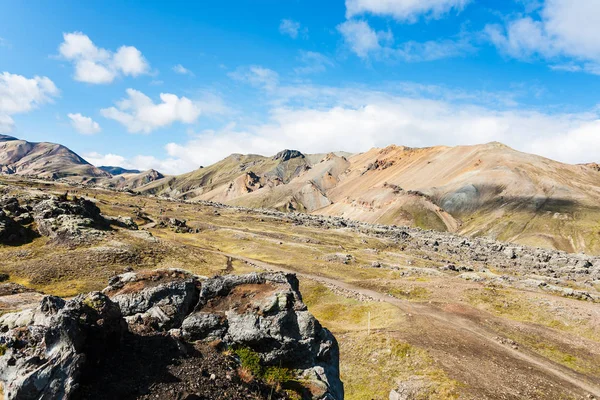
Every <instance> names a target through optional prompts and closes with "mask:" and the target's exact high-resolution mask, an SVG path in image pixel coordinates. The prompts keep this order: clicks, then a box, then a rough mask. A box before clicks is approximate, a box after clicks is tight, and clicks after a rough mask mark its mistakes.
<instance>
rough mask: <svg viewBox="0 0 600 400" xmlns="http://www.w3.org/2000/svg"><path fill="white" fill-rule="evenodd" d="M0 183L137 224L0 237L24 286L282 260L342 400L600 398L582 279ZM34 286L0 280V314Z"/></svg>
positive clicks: (271, 265)
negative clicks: (335, 359) (392, 396)
mask: <svg viewBox="0 0 600 400" xmlns="http://www.w3.org/2000/svg"><path fill="white" fill-rule="evenodd" d="M0 187H1V188H2V189H3V190H4V192H5V194H11V195H16V196H18V195H19V194H22V193H29V194H31V193H36V192H44V193H56V194H58V193H65V192H66V191H68V192H69V194H70V195H76V196H83V197H87V198H90V199H92V200H93V201H95V202H96V204H97V205H98V207H100V209H101V211H102V213H103V214H104V215H108V216H113V217H116V216H119V215H120V216H127V217H132V218H133V219H134V220H135V222H136V223H137V224H138V225H139V226H140V230H137V231H130V230H125V229H118V228H117V229H113V230H111V231H108V232H106V235H105V236H103V237H102V238H99V239H97V240H96V241H94V242H93V243H91V244H88V245H80V246H74V247H65V246H62V245H57V244H55V243H51V242H49V240H48V239H47V238H43V237H39V238H34V239H33V240H32V241H31V242H30V243H26V244H22V245H20V246H3V247H0V273H6V274H8V275H9V282H12V283H14V284H20V285H23V286H25V287H27V288H30V289H33V290H35V291H36V292H42V293H47V294H55V295H59V296H73V295H75V294H78V293H81V292H86V291H90V290H98V289H101V288H103V287H105V286H106V282H107V280H108V279H109V278H110V277H111V276H113V275H115V274H117V273H121V272H122V271H123V270H124V269H125V268H133V269H153V268H161V267H174V268H182V269H185V270H189V271H191V272H193V273H196V274H199V275H207V276H211V275H215V274H222V273H246V272H250V271H260V270H284V271H291V272H295V273H297V274H298V277H299V279H300V283H301V291H302V294H303V296H304V301H305V302H306V304H307V305H308V306H309V310H310V311H311V312H312V313H313V314H314V315H315V317H317V319H318V320H319V321H320V322H321V323H322V324H323V325H324V326H325V327H327V328H329V329H330V330H331V331H332V332H333V333H334V335H335V336H336V338H337V340H338V342H339V345H340V350H341V373H342V380H343V381H344V384H345V389H346V398H347V399H357V400H358V399H371V398H372V399H387V398H388V394H389V392H390V390H392V389H397V388H398V387H399V386H400V387H401V388H403V389H405V390H412V391H414V392H415V393H417V394H418V397H417V398H433V399H448V398H461V399H462V398H464V399H585V398H588V399H589V398H594V397H593V396H596V398H600V304H599V303H598V302H596V300H595V299H598V291H599V290H600V287H598V284H597V283H594V284H593V285H596V286H593V285H592V286H590V285H589V284H586V283H585V278H582V279H581V280H577V279H575V280H561V281H557V282H558V283H557V285H558V286H560V287H564V289H572V290H584V289H585V291H586V292H589V293H590V294H591V296H592V297H590V299H588V300H579V299H576V298H572V297H565V295H564V293H569V292H550V291H548V290H544V289H543V286H536V285H526V284H524V282H530V281H532V280H538V281H539V280H540V279H544V278H547V277H544V276H540V275H543V274H544V272H543V271H537V272H536V273H537V274H539V275H535V274H534V273H532V272H529V271H526V270H522V269H519V268H512V267H511V266H507V267H506V268H503V269H501V270H499V269H496V268H490V266H489V265H486V263H485V262H483V261H475V260H473V261H472V262H471V263H469V264H466V263H464V262H463V261H461V260H460V259H459V258H458V257H457V256H456V255H453V254H440V252H439V251H438V250H437V249H433V248H429V247H427V248H426V247H423V248H418V247H415V246H409V245H407V244H406V243H405V242H403V241H402V240H398V239H395V238H390V237H386V236H385V235H373V234H369V233H359V232H357V231H355V230H351V229H345V228H332V227H329V226H311V225H310V224H301V223H298V221H294V220H293V219H289V218H282V217H280V216H277V215H272V214H269V213H265V212H260V211H250V210H237V209H232V208H223V207H218V206H211V205H207V204H190V203H181V202H172V201H167V200H163V199H158V198H152V197H144V196H134V195H130V194H127V193H118V192H111V191H104V190H94V189H88V188H81V187H79V188H76V187H67V186H62V185H60V184H52V183H47V182H46V183H45V182H32V181H20V180H12V179H11V180H7V181H4V182H3V185H1V186H0ZM169 218H177V219H179V220H186V223H185V226H186V227H187V228H189V229H187V228H186V230H182V229H179V228H180V227H179V228H178V227H177V226H173V225H172V224H169V223H165V221H168V220H169ZM184 232H185V233H184ZM459 261H461V262H459ZM450 263H453V265H454V268H448V267H447V266H448V265H449V264H450ZM15 287H16V285H15ZM38 296H39V295H37V294H36V293H31V292H26V293H14V292H11V291H6V292H1V291H0V312H7V311H11V310H16V309H19V308H23V307H25V306H27V305H29V304H31V303H32V302H35V301H36V300H37V299H38V298H39V297H38Z"/></svg>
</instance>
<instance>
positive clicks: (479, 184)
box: [319, 143, 600, 252]
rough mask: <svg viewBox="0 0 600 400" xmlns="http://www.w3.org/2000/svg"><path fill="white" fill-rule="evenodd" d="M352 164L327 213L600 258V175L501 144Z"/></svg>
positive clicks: (387, 154)
mask: <svg viewBox="0 0 600 400" xmlns="http://www.w3.org/2000/svg"><path fill="white" fill-rule="evenodd" d="M349 161H350V163H351V166H350V168H349V170H348V172H347V173H346V175H345V176H343V177H342V180H341V182H340V184H339V185H337V186H336V187H335V188H334V189H332V190H331V191H329V193H328V195H329V198H330V199H331V201H332V202H333V205H331V206H329V207H327V208H325V209H323V210H319V212H321V213H324V214H329V215H345V216H348V217H351V218H355V219H360V220H365V221H369V222H380V223H398V222H401V220H402V219H403V218H406V219H410V216H412V217H413V219H414V220H415V222H416V223H415V225H419V226H421V227H427V225H433V226H431V227H433V228H436V229H440V228H441V225H440V222H443V223H444V225H445V226H446V228H447V229H448V230H453V231H458V232H460V233H465V234H469V235H490V236H492V237H495V238H500V239H503V240H509V241H513V242H518V243H527V244H532V245H540V246H545V247H556V248H559V249H564V250H569V251H580V250H587V251H592V252H599V251H600V246H599V244H598V239H599V238H600V236H599V234H598V232H599V231H600V223H599V221H600V212H599V208H598V206H599V205H600V201H599V200H600V173H599V172H598V171H597V170H595V169H593V168H591V167H587V166H581V165H567V164H563V163H559V162H556V161H553V160H549V159H547V158H543V157H539V156H536V155H531V154H526V153H522V152H518V151H515V150H513V149H511V148H509V147H507V146H504V145H502V144H500V143H489V144H485V145H477V146H457V147H431V148H422V149H410V148H405V147H398V146H390V147H387V148H385V149H372V150H370V151H368V152H366V153H363V154H359V155H356V156H353V157H350V158H349ZM392 192H395V193H396V196H394V195H393V194H392ZM436 206H437V207H438V208H436ZM432 213H434V214H435V215H432ZM408 214H410V215H408ZM423 220H425V221H426V222H425V223H423V222H421V221H423ZM435 225H438V226H435Z"/></svg>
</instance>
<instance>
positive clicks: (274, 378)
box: [234, 347, 295, 391]
mask: <svg viewBox="0 0 600 400" xmlns="http://www.w3.org/2000/svg"><path fill="white" fill-rule="evenodd" d="M234 353H235V354H236V355H237V356H238V357H239V359H240V365H241V368H242V369H243V370H244V371H245V373H246V374H248V373H250V374H251V376H252V377H253V378H255V379H260V380H262V381H264V382H265V383H266V384H267V385H269V386H271V387H273V388H275V389H276V390H278V391H279V390H282V389H283V388H284V386H285V385H286V384H288V383H290V382H294V381H295V377H294V374H293V373H292V371H291V370H290V369H288V368H283V367H275V366H263V365H262V363H261V361H260V356H259V355H258V353H256V352H255V351H253V350H251V349H249V348H247V347H238V348H236V349H235V350H234Z"/></svg>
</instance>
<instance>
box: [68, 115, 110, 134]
mask: <svg viewBox="0 0 600 400" xmlns="http://www.w3.org/2000/svg"><path fill="white" fill-rule="evenodd" d="M67 117H69V119H70V120H71V125H72V126H73V128H75V130H76V131H77V132H79V133H81V134H83V135H93V134H95V133H98V132H100V131H101V130H102V129H100V125H99V124H98V123H97V122H96V121H94V120H93V119H91V118H90V117H85V116H83V115H81V114H80V113H77V114H67Z"/></svg>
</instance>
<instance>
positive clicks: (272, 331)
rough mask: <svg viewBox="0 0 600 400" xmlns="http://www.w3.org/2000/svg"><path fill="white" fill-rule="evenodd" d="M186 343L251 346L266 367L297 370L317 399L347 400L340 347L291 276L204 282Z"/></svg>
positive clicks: (186, 327) (189, 320) (254, 275)
mask: <svg viewBox="0 0 600 400" xmlns="http://www.w3.org/2000/svg"><path fill="white" fill-rule="evenodd" d="M181 333H182V335H183V337H184V338H186V339H188V340H201V339H208V340H215V339H220V340H222V341H223V342H225V343H226V344H227V345H229V346H232V347H236V346H243V347H248V348H250V349H252V350H253V351H255V352H256V353H258V354H259V356H260V358H261V360H262V361H263V363H264V364H265V365H273V366H283V367H287V368H290V369H294V370H298V371H299V375H301V376H302V377H303V378H304V379H305V380H307V381H309V382H310V385H309V386H311V387H313V388H315V391H314V393H313V395H314V398H319V399H343V397H344V389H343V384H342V382H341V381H340V379H339V348H338V344H337V341H336V340H335V338H334V336H333V335H332V334H331V332H329V331H328V330H327V329H325V328H323V327H322V326H321V324H320V323H319V321H317V320H316V319H315V318H314V317H313V316H312V315H311V314H310V313H309V312H308V310H307V308H306V305H305V304H304V303H303V302H302V296H301V295H300V291H299V288H298V280H297V278H296V276H295V275H293V274H283V273H261V274H257V273H252V274H248V275H228V276H220V277H215V278H211V279H206V280H204V281H202V289H201V291H200V298H199V301H198V304H197V306H196V308H195V310H194V311H193V312H192V313H191V314H190V315H189V316H188V317H187V318H186V319H185V320H184V321H183V324H182V326H181Z"/></svg>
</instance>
